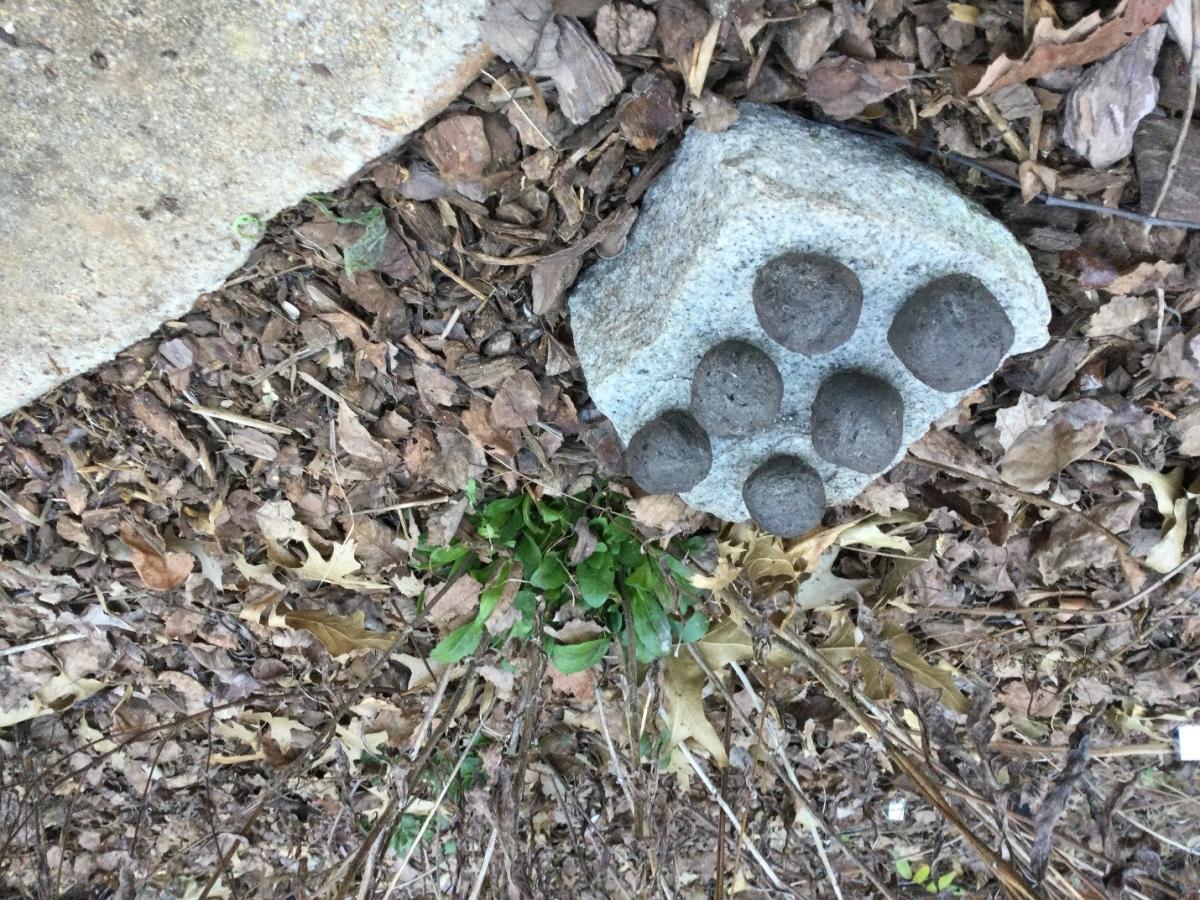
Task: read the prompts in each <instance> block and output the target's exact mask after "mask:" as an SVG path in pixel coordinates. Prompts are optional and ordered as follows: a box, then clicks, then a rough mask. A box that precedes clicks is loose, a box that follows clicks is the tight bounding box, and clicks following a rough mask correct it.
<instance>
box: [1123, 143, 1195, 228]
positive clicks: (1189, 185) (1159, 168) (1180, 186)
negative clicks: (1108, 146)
mask: <svg viewBox="0 0 1200 900" xmlns="http://www.w3.org/2000/svg"><path fill="white" fill-rule="evenodd" d="M1178 135H1179V120H1178V119H1143V120H1142V124H1141V125H1140V126H1138V130H1137V134H1135V135H1134V138H1133V153H1134V162H1135V164H1136V167H1137V176H1138V186H1139V187H1140V188H1141V192H1142V199H1141V205H1140V209H1141V211H1142V212H1144V213H1149V212H1150V210H1151V208H1152V207H1153V206H1154V200H1155V198H1156V197H1158V191H1159V188H1160V187H1162V183H1163V177H1164V175H1165V174H1166V171H1167V164H1168V163H1169V161H1170V159H1171V151H1172V150H1173V149H1174V147H1175V140H1176V138H1177V137H1178ZM1158 214H1159V215H1160V216H1161V217H1163V218H1164V219H1179V220H1181V221H1186V222H1197V223H1200V131H1197V128H1196V126H1195V125H1193V126H1192V128H1191V130H1190V131H1189V133H1188V136H1187V140H1186V141H1184V144H1183V153H1182V154H1181V155H1180V157H1179V165H1178V167H1177V168H1176V169H1175V177H1174V178H1172V179H1171V187H1170V190H1168V191H1167V196H1166V199H1165V200H1164V201H1163V205H1162V208H1161V209H1159V211H1158Z"/></svg>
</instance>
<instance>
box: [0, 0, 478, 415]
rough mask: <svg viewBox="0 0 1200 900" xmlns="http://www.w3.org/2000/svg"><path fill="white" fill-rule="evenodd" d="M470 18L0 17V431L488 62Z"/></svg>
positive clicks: (53, 3) (197, 287)
mask: <svg viewBox="0 0 1200 900" xmlns="http://www.w3.org/2000/svg"><path fill="white" fill-rule="evenodd" d="M484 5H485V3H484V0H425V2H421V0H340V2H337V3H330V2H327V0H286V2H276V0H253V2H242V0H139V2H138V3H105V2H100V0H86V2H85V0H75V2H69V3H63V2H61V0H15V2H14V3H7V4H5V5H4V6H3V8H0V29H2V30H0V123H3V124H2V125H0V324H2V327H0V414H3V413H7V412H9V411H10V410H12V409H14V408H16V407H17V406H19V405H21V404H22V403H25V402H27V401H29V400H31V399H33V398H34V397H36V396H38V395H39V394H41V393H42V392H44V391H45V390H47V389H48V388H50V387H52V386H53V385H55V384H56V383H58V382H60V381H62V380H64V379H65V378H67V377H69V376H71V375H75V374H77V373H80V372H83V371H85V370H87V369H89V368H91V367H93V366H95V365H97V364H99V363H102V362H104V361H106V360H108V359H110V358H111V357H112V356H113V354H115V353H116V352H117V351H119V350H121V349H122V348H123V347H125V346H127V345H129V344H130V343H132V342H134V341H136V340H138V339H140V338H142V337H144V336H145V335H147V334H149V333H150V332H151V331H153V330H154V328H155V327H157V326H158V325H159V324H160V323H162V322H163V321H166V320H167V319H170V318H172V317H174V316H178V315H180V314H181V313H183V312H184V311H186V310H187V309H188V308H189V307H191V305H192V304H193V303H194V302H195V300H196V299H197V297H198V296H199V295H200V294H202V293H204V292H206V291H210V290H213V289H214V288H216V287H218V286H219V285H220V284H221V282H222V281H223V279H224V277H225V276H226V275H227V274H228V273H229V272H231V271H232V270H234V269H235V268H236V267H237V266H238V265H239V264H240V263H241V262H242V261H243V260H244V259H245V258H246V255H247V254H248V253H249V252H250V250H251V249H253V244H254V242H253V241H252V240H250V241H247V240H245V239H241V240H239V239H238V238H237V237H236V236H235V235H234V233H233V230H232V227H231V226H232V223H233V221H234V219H235V218H236V217H237V216H239V215H241V214H243V213H248V214H252V215H255V216H258V217H260V218H262V219H264V220H265V219H267V218H269V217H270V216H272V215H274V214H275V213H276V212H278V211H279V210H280V209H282V208H284V207H286V206H290V205H292V204H294V203H295V202H297V201H298V200H300V199H301V198H302V197H303V196H304V195H305V194H306V193H311V192H314V191H321V190H328V189H331V188H334V187H337V186H339V185H340V184H342V183H344V182H345V181H346V180H347V179H348V178H349V177H350V176H351V175H353V174H354V172H355V171H357V170H358V169H359V168H361V167H362V166H363V165H364V164H365V163H366V162H368V161H369V160H371V159H373V158H374V157H376V156H379V155H380V154H382V153H385V152H387V151H388V150H391V149H392V148H393V147H395V146H396V145H397V144H398V143H400V142H401V141H402V140H403V139H404V137H405V136H406V135H407V134H408V133H410V132H411V131H413V130H414V129H415V128H417V127H418V126H419V125H421V124H422V123H423V122H425V121H426V119H428V118H429V117H430V116H431V115H433V114H434V113H436V112H437V111H438V110H440V109H441V108H442V107H443V106H445V104H446V103H447V102H449V101H450V100H452V99H453V98H454V97H455V96H457V95H458V94H459V93H460V91H461V90H462V89H463V88H464V87H465V86H466V84H467V83H469V82H470V80H471V79H472V78H474V77H475V75H476V74H477V73H478V70H479V69H480V67H481V66H482V65H483V63H484V62H485V61H486V59H487V53H486V52H485V51H484V50H483V49H482V48H481V46H480V43H479V28H480V20H481V18H482V15H483V11H484Z"/></svg>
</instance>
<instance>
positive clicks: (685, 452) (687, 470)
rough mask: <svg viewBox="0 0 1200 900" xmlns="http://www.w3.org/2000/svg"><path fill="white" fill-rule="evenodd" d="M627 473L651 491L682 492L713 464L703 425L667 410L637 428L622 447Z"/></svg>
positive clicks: (659, 492)
mask: <svg viewBox="0 0 1200 900" xmlns="http://www.w3.org/2000/svg"><path fill="white" fill-rule="evenodd" d="M625 459H626V464H627V465H628V467H629V474H630V476H631V477H632V478H633V480H634V481H636V482H637V483H638V486H639V487H641V489H642V490H644V491H646V492H647V493H650V494H682V493H683V492H684V491H690V490H691V489H692V488H694V487H695V486H696V485H698V484H699V483H700V482H701V481H702V480H704V476H705V475H707V474H708V470H709V467H710V466H711V465H712V447H711V446H710V445H709V441H708V435H707V434H705V433H704V429H703V428H701V427H700V425H699V424H698V423H697V422H696V420H695V419H693V418H692V417H691V416H689V415H688V414H687V413H685V412H683V411H681V410H670V411H669V412H665V413H663V414H662V415H661V416H659V417H658V418H657V419H651V420H650V421H649V422H647V423H646V424H645V425H643V426H642V427H641V428H639V429H638V432H637V434H635V435H634V436H633V440H631V441H630V442H629V448H628V449H627V450H626V451H625Z"/></svg>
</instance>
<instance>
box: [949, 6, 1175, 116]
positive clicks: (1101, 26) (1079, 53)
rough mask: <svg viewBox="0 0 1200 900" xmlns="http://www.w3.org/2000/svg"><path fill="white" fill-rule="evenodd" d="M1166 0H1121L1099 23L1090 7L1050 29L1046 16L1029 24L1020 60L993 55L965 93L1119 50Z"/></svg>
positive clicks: (987, 89)
mask: <svg viewBox="0 0 1200 900" xmlns="http://www.w3.org/2000/svg"><path fill="white" fill-rule="evenodd" d="M1170 2H1171V0H1121V3H1120V4H1118V5H1117V8H1116V9H1115V10H1113V14H1112V15H1111V16H1110V17H1109V18H1108V20H1107V21H1106V22H1103V23H1101V21H1100V13H1098V12H1094V13H1092V14H1091V15H1088V16H1086V17H1085V18H1083V19H1081V20H1080V21H1078V22H1076V23H1075V24H1074V25H1072V26H1071V27H1070V28H1066V29H1063V28H1056V27H1055V25H1054V22H1053V21H1052V20H1051V19H1049V18H1045V19H1040V20H1039V21H1038V23H1037V25H1036V26H1035V27H1034V30H1033V36H1032V37H1031V38H1030V42H1029V49H1028V50H1026V51H1025V54H1024V56H1022V57H1021V58H1020V59H1012V58H1010V57H1008V56H1001V57H1000V58H999V59H996V60H993V61H992V63H991V64H990V65H989V66H988V67H987V70H986V71H985V72H984V73H983V77H982V78H981V79H980V80H979V83H978V84H977V85H975V87H974V88H973V89H972V90H971V93H970V96H972V97H979V96H982V95H983V94H988V93H991V92H992V91H996V90H999V89H1000V88H1002V87H1008V86H1009V85H1011V84H1019V83H1021V82H1022V81H1028V80H1029V79H1031V78H1040V77H1042V76H1043V75H1048V74H1050V73H1051V72H1054V71H1057V70H1058V69H1064V68H1067V67H1069V66H1085V65H1087V64H1088V63H1090V62H1095V61H1096V60H1098V59H1101V58H1103V57H1105V56H1108V54H1110V53H1113V52H1115V51H1116V50H1119V49H1120V48H1121V47H1123V46H1125V44H1127V43H1129V42H1130V41H1131V40H1133V39H1134V38H1136V37H1137V36H1138V35H1140V34H1141V33H1142V32H1143V31H1145V30H1146V29H1147V28H1149V27H1150V26H1151V25H1153V24H1154V23H1155V22H1157V21H1158V17H1159V16H1161V15H1162V12H1163V10H1164V9H1166V8H1167V6H1168V5H1169V4H1170Z"/></svg>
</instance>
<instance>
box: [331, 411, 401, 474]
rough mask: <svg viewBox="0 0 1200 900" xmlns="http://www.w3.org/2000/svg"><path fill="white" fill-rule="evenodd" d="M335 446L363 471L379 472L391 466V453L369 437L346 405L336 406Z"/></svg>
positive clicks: (368, 433)
mask: <svg viewBox="0 0 1200 900" xmlns="http://www.w3.org/2000/svg"><path fill="white" fill-rule="evenodd" d="M337 445H338V448H339V449H341V450H342V451H343V452H345V453H346V454H348V455H349V456H350V457H351V458H352V459H353V460H354V461H355V462H356V463H357V464H359V465H360V466H362V467H363V468H365V469H369V470H381V469H384V468H387V467H389V466H390V465H391V461H392V453H391V452H389V451H388V450H387V449H386V448H385V447H384V446H383V445H382V444H380V443H379V442H378V441H377V440H375V438H373V437H371V433H370V432H369V431H367V429H366V428H364V427H363V424H362V422H360V421H359V419H358V416H357V415H355V413H354V410H352V409H351V408H350V406H349V404H346V403H342V404H339V405H338V413H337Z"/></svg>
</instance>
